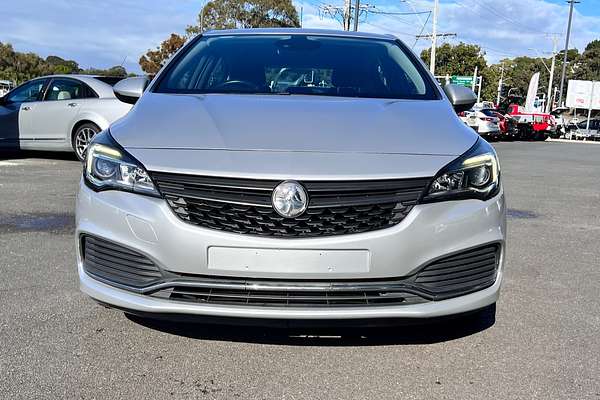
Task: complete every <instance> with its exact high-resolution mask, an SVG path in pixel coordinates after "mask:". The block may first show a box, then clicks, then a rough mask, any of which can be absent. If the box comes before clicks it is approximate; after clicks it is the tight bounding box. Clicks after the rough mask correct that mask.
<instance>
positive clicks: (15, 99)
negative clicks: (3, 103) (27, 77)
mask: <svg viewBox="0 0 600 400" xmlns="http://www.w3.org/2000/svg"><path fill="white" fill-rule="evenodd" d="M46 82H47V79H36V80H34V81H31V82H27V83H25V84H23V85H21V86H19V87H18V88H16V89H15V90H13V91H12V92H10V93H9V94H8V95H7V97H6V100H7V101H8V102H10V103H25V102H29V101H37V100H39V98H40V94H41V93H42V89H43V88H44V86H45V84H46Z"/></svg>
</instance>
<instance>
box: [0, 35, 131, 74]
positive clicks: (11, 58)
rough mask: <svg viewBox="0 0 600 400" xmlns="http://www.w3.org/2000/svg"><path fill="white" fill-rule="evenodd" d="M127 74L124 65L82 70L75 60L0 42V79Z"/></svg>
mask: <svg viewBox="0 0 600 400" xmlns="http://www.w3.org/2000/svg"><path fill="white" fill-rule="evenodd" d="M78 73H85V74H90V75H110V76H127V71H126V70H125V68H123V67H122V66H115V67H111V68H109V69H107V70H105V69H96V68H90V69H87V70H82V69H81V68H79V64H78V63H77V62H76V61H73V60H65V59H63V58H61V57H58V56H53V55H51V56H48V57H46V58H45V59H43V58H41V57H40V56H38V55H37V54H34V53H20V52H18V51H15V50H14V49H13V47H12V45H10V44H9V43H6V44H4V43H1V42H0V79H8V80H11V81H14V82H15V83H17V84H20V83H23V82H25V81H27V80H29V79H32V78H36V77H38V76H42V75H52V74H78Z"/></svg>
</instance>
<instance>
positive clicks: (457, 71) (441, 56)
mask: <svg viewBox="0 0 600 400" xmlns="http://www.w3.org/2000/svg"><path fill="white" fill-rule="evenodd" d="M430 54H431V49H425V50H423V51H422V52H421V59H422V60H423V62H424V63H425V65H429V59H430ZM484 56H485V53H484V52H483V51H482V50H481V47H479V46H477V45H474V44H466V43H462V42H461V43H459V44H457V45H456V46H453V45H451V44H449V43H444V44H443V45H441V46H439V47H437V48H436V58H435V60H436V67H435V73H436V74H437V75H468V76H473V73H474V72H475V67H477V68H478V70H479V71H483V70H484V69H485V68H486V67H487V62H486V61H485V57H484Z"/></svg>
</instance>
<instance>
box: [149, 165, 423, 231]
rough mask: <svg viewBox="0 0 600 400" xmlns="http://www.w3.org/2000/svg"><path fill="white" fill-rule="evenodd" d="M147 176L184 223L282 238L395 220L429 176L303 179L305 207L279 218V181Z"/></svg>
mask: <svg viewBox="0 0 600 400" xmlns="http://www.w3.org/2000/svg"><path fill="white" fill-rule="evenodd" d="M151 176H152V179H153V181H154V182H155V183H156V185H157V187H158V189H159V191H160V192H161V194H162V195H163V196H164V198H165V199H166V200H167V202H168V204H169V206H170V207H171V209H172V210H173V211H174V212H175V214H176V215H177V216H178V217H179V218H180V219H182V220H183V221H185V222H187V223H190V224H194V225H198V226H202V227H205V228H210V229H216V230H220V231H225V232H233V233H241V234H250V235H260V236H271V237H283V238H294V237H315V236H331V235H346V234H352V233H361V232H369V231H373V230H377V229H383V228H386V227H389V226H392V225H395V224H397V223H399V222H400V221H402V220H403V219H404V218H405V217H406V215H408V213H409V212H410V210H411V209H412V207H413V206H414V205H415V204H416V202H417V200H418V199H419V196H420V195H421V193H422V192H423V190H424V188H425V186H426V185H427V184H428V183H429V181H430V179H429V178H422V179H421V178H420V179H393V180H377V181H334V182H326V181H305V182H302V184H303V185H304V186H305V188H306V190H307V192H308V196H309V204H308V208H307V210H306V211H305V213H304V214H302V215H300V216H298V217H295V218H285V217H282V216H280V215H279V214H278V213H277V212H275V210H274V209H273V207H272V205H271V195H272V192H273V189H275V187H276V186H277V185H278V184H279V183H281V181H276V180H255V179H237V178H214V177H205V176H195V175H185V174H172V173H163V172H152V173H151Z"/></svg>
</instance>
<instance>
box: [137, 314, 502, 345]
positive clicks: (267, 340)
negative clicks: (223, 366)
mask: <svg viewBox="0 0 600 400" xmlns="http://www.w3.org/2000/svg"><path fill="white" fill-rule="evenodd" d="M126 316H127V318H128V319H129V320H130V321H132V322H134V323H137V324H139V325H142V326H144V327H146V328H150V329H155V330H159V331H162V332H165V333H169V334H172V335H177V336H183V337H188V338H193V339H203V340H221V341H230V342H245V343H260V344H275V345H290V346H342V347H343V346H382V345H402V344H432V343H441V342H446V341H450V340H455V339H459V338H462V337H466V336H470V335H473V334H476V333H479V332H482V331H484V330H486V329H488V328H490V327H492V326H493V325H494V323H495V322H496V307H495V305H493V306H490V307H487V308H486V309H483V310H481V311H478V312H476V313H473V314H469V315H463V316H460V317H456V318H452V319H444V320H433V321H430V322H428V323H421V324H415V322H414V321H406V320H385V321H381V320H380V321H375V323H376V325H378V326H367V327H365V326H362V327H357V326H331V321H328V322H327V324H328V325H330V326H327V327H323V326H321V327H319V326H312V327H311V326H310V325H311V323H312V322H309V323H308V324H307V326H304V327H301V326H298V327H293V326H287V327H286V326H285V325H286V324H289V321H288V322H285V321H278V322H276V323H273V322H271V323H268V322H267V325H266V326H260V325H255V324H252V325H241V326H240V325H239V323H240V322H248V323H250V322H257V321H252V320H241V321H240V320H237V321H234V324H233V325H232V324H223V323H212V322H211V323H203V322H173V321H168V320H160V319H151V318H148V317H141V316H136V315H130V314H126ZM261 322H262V321H260V322H258V324H260V323H261ZM369 322H370V323H372V322H373V321H369ZM315 324H316V322H315ZM269 325H270V326H269Z"/></svg>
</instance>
